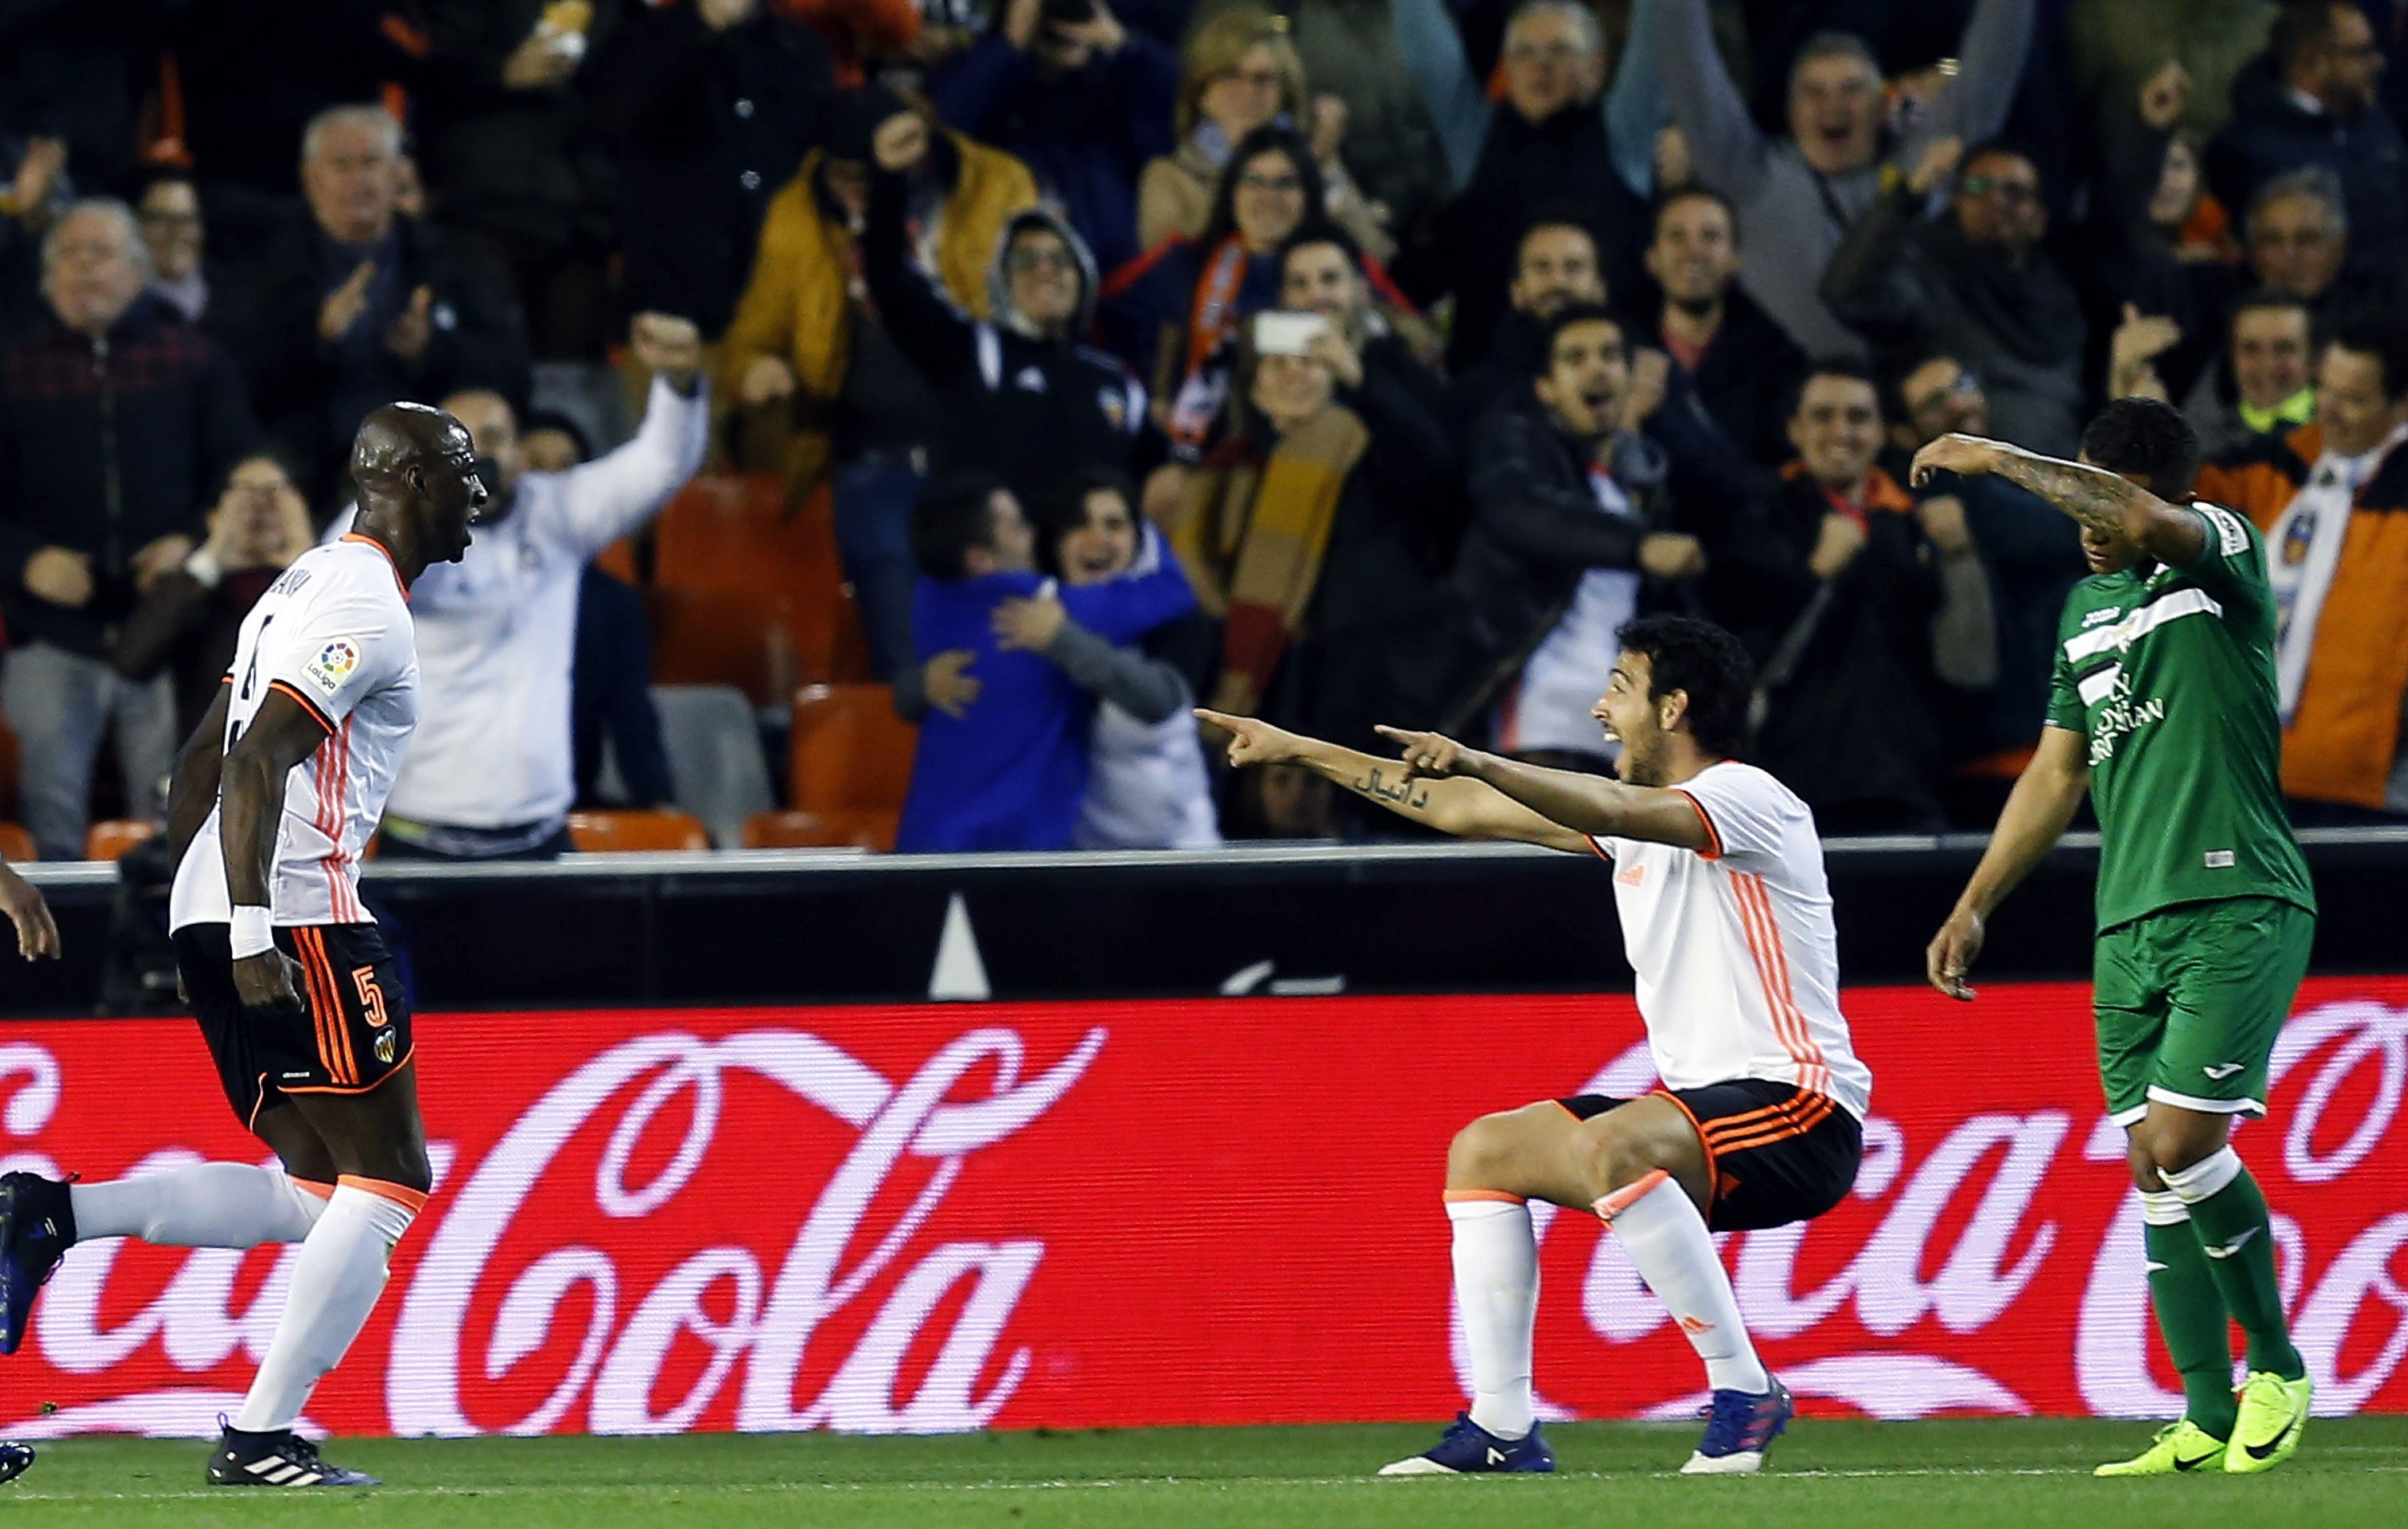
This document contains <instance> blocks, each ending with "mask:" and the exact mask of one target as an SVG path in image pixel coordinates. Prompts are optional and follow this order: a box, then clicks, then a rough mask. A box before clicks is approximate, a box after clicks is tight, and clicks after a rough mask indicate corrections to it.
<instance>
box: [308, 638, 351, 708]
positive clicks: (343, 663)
mask: <svg viewBox="0 0 2408 1529" xmlns="http://www.w3.org/2000/svg"><path fill="white" fill-rule="evenodd" d="M359 666H360V645H359V644H358V643H356V642H353V641H352V640H351V638H349V637H337V638H336V639H335V640H334V641H332V642H330V643H328V644H326V646H324V647H323V648H321V649H319V650H318V655H317V657H315V658H312V659H311V660H310V661H309V662H308V663H307V664H302V665H301V673H302V675H303V677H304V678H306V679H308V681H309V683H311V684H313V685H315V686H317V687H318V688H319V689H320V690H322V691H324V692H325V693H327V694H328V695H332V694H334V693H336V692H337V691H339V690H341V689H342V688H343V681H344V680H346V679H350V678H351V671H352V670H353V669H356V668H358V667H359Z"/></svg>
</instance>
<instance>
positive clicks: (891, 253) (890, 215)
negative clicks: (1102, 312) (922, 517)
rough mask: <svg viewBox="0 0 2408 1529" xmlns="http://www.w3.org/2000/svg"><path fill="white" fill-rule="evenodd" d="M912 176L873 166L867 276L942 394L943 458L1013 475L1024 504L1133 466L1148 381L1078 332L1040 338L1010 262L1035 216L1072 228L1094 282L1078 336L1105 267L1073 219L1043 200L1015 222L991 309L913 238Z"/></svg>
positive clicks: (888, 323) (1007, 477) (1075, 324)
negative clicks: (1080, 474) (938, 273)
mask: <svg viewBox="0 0 2408 1529" xmlns="http://www.w3.org/2000/svg"><path fill="white" fill-rule="evenodd" d="M907 194H908V190H907V183H906V182H905V180H904V178H903V177H901V176H897V175H887V174H873V175H872V177H871V179H870V197H869V210H868V215H867V219H866V220H865V222H864V226H863V229H862V235H861V267H862V275H863V279H865V280H867V282H868V284H869V294H870V297H871V299H872V300H873V301H874V302H875V303H876V304H877V306H878V315H879V321H880V322H882V324H884V325H885V328H886V333H887V334H888V335H889V336H892V337H893V339H894V341H895V343H896V346H897V347H898V348H900V349H901V350H902V351H903V353H904V354H905V355H906V356H909V357H910V358H911V362H912V364H914V365H915V366H917V367H919V369H920V371H921V373H922V374H923V375H924V376H925V377H926V378H927V379H928V381H929V383H930V384H931V385H932V386H934V387H935V388H936V389H937V391H938V393H939V396H940V398H941V400H942V403H943V407H944V421H945V424H944V430H943V432H942V433H941V434H940V435H939V437H938V440H937V442H936V459H937V462H938V464H939V466H940V468H961V467H970V468H978V469H982V470H983V471H987V472H991V473H994V474H995V475H996V476H997V477H999V478H1001V479H1003V480H1004V481H1005V482H1006V483H1007V484H1009V485H1011V492H1012V493H1014V494H1016V495H1018V496H1019V498H1020V500H1021V502H1022V504H1024V505H1035V504H1039V503H1042V502H1043V500H1044V498H1045V497H1046V496H1047V495H1049V494H1052V493H1055V492H1058V490H1059V488H1060V485H1061V483H1062V481H1063V479H1066V478H1068V477H1069V476H1070V475H1071V474H1073V473H1075V472H1077V471H1079V470H1080V469H1082V468H1086V467H1115V468H1119V469H1121V470H1122V471H1126V470H1128V467H1129V465H1130V463H1131V460H1132V458H1133V456H1134V454H1135V450H1136V443H1137V437H1138V433H1139V431H1140V430H1141V429H1142V428H1143V427H1144V424H1145V419H1146V410H1145V390H1144V389H1143V388H1141V387H1140V386H1139V385H1138V383H1137V379H1135V378H1133V377H1131V376H1130V375H1129V374H1128V372H1127V370H1126V369H1125V368H1124V367H1123V366H1122V365H1121V364H1119V363H1118V362H1116V361H1114V360H1112V359H1111V357H1110V356H1107V355H1105V354H1103V353H1102V352H1101V351H1097V350H1088V349H1087V348H1086V347H1084V346H1082V345H1080V344H1078V343H1077V342H1076V341H1074V340H1070V339H1058V340H1049V339H1039V338H1038V337H1036V336H1034V335H1033V334H1030V333H1028V332H1027V331H1025V330H1024V329H1023V328H1020V327H1018V326H1016V325H1015V323H1014V322H1013V315H1012V312H1011V299H1010V296H1009V293H1008V292H1007V291H1006V288H1005V281H1004V277H1003V271H1002V262H1003V254H1004V250H1007V249H1009V248H1010V247H1011V239H1012V236H1013V234H1014V233H1015V232H1016V231H1018V230H1019V229H1022V228H1024V227H1026V226H1027V225H1028V224H1030V223H1032V222H1035V223H1039V224H1041V225H1042V226H1044V227H1045V228H1047V229H1050V230H1051V231H1052V232H1054V233H1055V234H1057V235H1059V236H1061V237H1062V240H1063V242H1064V243H1065V244H1067V245H1068V247H1069V249H1070V250H1071V252H1072V254H1073V256H1074V257H1075V258H1076V259H1077V260H1078V262H1079V264H1080V270H1079V279H1080V281H1081V283H1082V288H1083V291H1082V295H1081V301H1080V311H1079V313H1078V315H1077V317H1076V318H1075V319H1074V320H1073V321H1072V323H1071V326H1070V329H1071V333H1072V334H1077V333H1080V332H1081V331H1082V330H1084V329H1085V327H1086V318H1087V315H1088V313H1089V312H1090V311H1091V310H1092V308H1093V306H1094V303H1095V294H1096V273H1095V267H1094V265H1093V264H1092V263H1091V261H1090V260H1089V258H1088V255H1087V251H1086V246H1085V245H1084V244H1083V243H1082V242H1081V241H1080V239H1079V236H1078V235H1077V234H1076V233H1075V232H1073V231H1072V230H1071V228H1070V225H1069V224H1068V223H1067V222H1065V221H1062V220H1061V219H1059V218H1057V217H1055V216H1054V214H1052V213H1050V212H1046V211H1043V210H1039V209H1032V210H1030V211H1027V212H1023V213H1020V214H1018V215H1016V216H1014V217H1013V218H1012V219H1011V221H1009V222H1007V223H1006V224H1005V225H1004V233H1003V237H1002V238H1001V239H999V240H998V241H997V248H996V265H995V270H994V272H993V275H992V277H991V279H990V301H989V305H988V311H989V312H991V313H993V314H994V315H996V317H995V318H994V319H991V320H990V319H973V318H971V317H970V316H969V315H968V314H967V313H964V312H963V311H962V310H961V309H959V308H957V307H954V306H953V303H952V302H951V301H949V300H948V299H947V298H946V296H945V294H944V293H942V292H940V291H939V290H938V288H937V286H936V284H935V283H934V282H933V281H931V280H930V279H929V278H928V277H927V275H926V274H925V273H924V272H923V271H921V270H920V269H919V268H918V267H917V266H916V265H914V264H911V263H910V257H909V251H908V250H906V248H905V230H904V204H905V199H906V196H907Z"/></svg>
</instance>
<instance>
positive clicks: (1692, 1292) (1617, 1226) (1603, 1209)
mask: <svg viewBox="0 0 2408 1529" xmlns="http://www.w3.org/2000/svg"><path fill="white" fill-rule="evenodd" d="M1597 1213H1598V1215H1599V1216H1601V1217H1603V1218H1604V1220H1605V1223H1606V1225H1608V1226H1610V1227H1612V1228H1613V1235H1614V1236H1617V1237H1620V1238H1621V1239H1622V1250H1623V1251H1624V1252H1626V1253H1627V1254H1629V1255H1630V1263H1631V1266H1632V1267H1634V1268H1636V1269H1637V1270H1638V1271H1639V1276H1640V1278H1641V1279H1644V1280H1646V1281H1647V1288H1648V1289H1650V1290H1652V1291H1654V1292H1655V1293H1656V1299H1657V1300H1659V1301H1662V1302H1663V1303H1664V1308H1665V1309H1666V1310H1668V1311H1670V1312H1671V1313H1672V1320H1673V1321H1674V1322H1679V1323H1680V1324H1681V1331H1682V1332H1684V1333H1686V1334H1687V1335H1688V1336H1689V1347H1690V1348H1692V1349H1695V1350H1698V1357H1699V1359H1702V1360H1704V1361H1705V1362H1706V1380H1707V1383H1708V1384H1710V1385H1712V1386H1713V1388H1714V1389H1715V1390H1716V1391H1745V1392H1753V1393H1763V1392H1767V1391H1770V1390H1771V1389H1772V1380H1771V1378H1770V1376H1768V1375H1766V1374H1765V1371H1764V1365H1763V1364H1762V1363H1761V1362H1760V1361H1758V1360H1757V1358H1756V1345H1755V1344H1754V1343H1753V1342H1751V1341H1749V1339H1748V1336H1747V1327H1746V1325H1745V1324H1744V1323H1743V1322H1741V1321H1740V1316H1739V1297H1738V1296H1736V1295H1734V1294H1732V1293H1731V1283H1730V1274H1729V1272H1728V1271H1727V1270H1726V1269H1724V1267H1723V1261H1722V1260H1721V1259H1720V1258H1718V1257H1716V1256H1715V1255H1714V1239H1713V1234H1712V1233H1710V1232H1708V1231H1707V1230H1706V1219H1705V1218H1704V1217H1703V1216H1700V1215H1699V1214H1698V1207H1697V1205H1696V1204H1695V1203H1694V1202H1693V1201H1691V1200H1690V1198H1689V1196H1688V1195H1687V1193H1684V1191H1683V1190H1682V1188H1681V1186H1680V1185H1679V1184H1677V1183H1674V1182H1673V1181H1672V1176H1671V1175H1670V1174H1669V1173H1666V1172H1665V1171H1664V1170H1663V1169H1661V1168H1658V1169H1656V1171H1655V1172H1654V1173H1651V1174H1649V1175H1647V1177H1645V1178H1644V1179H1640V1180H1639V1181H1638V1182H1637V1183H1635V1184H1628V1185H1625V1186H1624V1187H1623V1188H1621V1189H1618V1190H1615V1191H1614V1192H1613V1193H1611V1194H1609V1195H1607V1196H1606V1197H1605V1198H1603V1199H1601V1200H1599V1201H1598V1202H1597Z"/></svg>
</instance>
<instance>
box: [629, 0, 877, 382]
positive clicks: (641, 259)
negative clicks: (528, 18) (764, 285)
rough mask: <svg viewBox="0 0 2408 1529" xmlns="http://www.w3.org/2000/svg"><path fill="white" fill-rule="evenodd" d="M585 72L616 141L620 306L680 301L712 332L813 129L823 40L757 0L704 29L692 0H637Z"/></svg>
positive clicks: (817, 130)
mask: <svg viewBox="0 0 2408 1529" xmlns="http://www.w3.org/2000/svg"><path fill="white" fill-rule="evenodd" d="M585 72H586V74H587V76H588V88H589V89H590V90H591V91H592V92H593V93H594V100H595V108H596V110H597V112H598V113H599V115H600V116H601V119H602V121H603V123H604V126H605V128H606V130H607V131H608V132H609V134H610V136H611V138H612V140H613V141H614V142H615V144H616V145H617V147H618V149H619V150H620V160H619V207H620V213H621V218H620V221H621V226H622V230H623V233H622V247H623V248H624V251H625V255H626V300H627V307H628V308H629V309H630V310H631V311H633V312H637V313H642V312H647V311H650V312H658V313H678V314H683V315H684V316H686V317H688V318H690V319H692V320H694V322H695V323H697V324H699V325H700V326H701V327H702V331H703V333H704V335H705V336H717V335H718V333H719V332H720V330H722V329H723V328H724V327H726V324H727V320H728V316H729V315H730V314H732V313H734V312H735V311H736V299H737V298H738V296H739V295H740V294H741V293H743V291H744V282H745V279H746V278H747V277H748V276H749V275H750V274H751V271H752V264H753V245H754V243H755V242H756V241H757V240H758V238H759V236H760V233H761V219H762V216H763V214H764V213H765V212H767V209H768V206H769V198H770V197H772V196H775V195H776V194H777V193H778V191H779V189H780V188H781V187H782V186H784V185H785V184H786V182H788V181H790V180H792V179H795V174H796V171H798V170H799V169H801V168H802V164H803V155H804V153H805V152H806V151H807V150H810V147H811V146H812V145H813V144H815V143H817V142H819V141H820V136H821V134H822V133H823V132H824V120H825V116H826V110H827V105H828V100H829V96H830V93H832V92H833V91H834V89H835V84H834V81H833V79H832V76H831V74H830V70H829V65H828V56H827V50H826V49H825V48H824V47H822V46H821V44H820V40H819V37H818V36H817V35H816V34H814V33H813V32H812V31H811V30H810V28H808V27H806V26H804V25H802V24H801V23H799V22H796V21H788V20H787V19H785V18H784V17H781V16H777V15H773V14H771V13H770V12H768V11H767V10H766V9H765V10H763V11H760V12H758V13H756V14H755V15H754V16H753V19H752V20H751V21H746V22H744V23H742V24H741V25H738V26H732V27H729V28H728V29H727V30H726V31H724V32H713V31H711V30H710V28H709V27H706V26H704V25H703V24H702V21H701V19H700V17H699V16H698V15H697V13H696V12H695V7H692V6H638V7H634V8H633V9H631V10H629V11H628V12H627V13H626V14H625V15H624V17H623V18H622V19H621V21H620V22H619V27H618V30H617V31H615V32H613V33H612V34H611V36H610V39H609V42H607V43H606V44H604V45H603V47H602V49H601V50H600V51H599V52H597V53H596V54H595V56H594V59H593V62H592V63H591V64H588V65H587V68H586V71H585Z"/></svg>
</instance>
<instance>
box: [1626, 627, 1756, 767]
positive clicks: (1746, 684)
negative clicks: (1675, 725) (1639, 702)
mask: <svg viewBox="0 0 2408 1529" xmlns="http://www.w3.org/2000/svg"><path fill="white" fill-rule="evenodd" d="M1616 635H1617V636H1619V637H1620V638H1621V641H1622V648H1623V650H1624V651H1625V652H1631V653H1645V654H1646V655H1647V669H1648V681H1647V698H1648V699H1649V700H1651V701H1656V700H1661V699H1662V698H1663V697H1665V696H1667V695H1670V694H1671V693H1673V692H1674V691H1676V690H1677V691H1685V692H1686V693H1688V697H1689V736H1691V737H1693V738H1695V739H1697V742H1698V747H1699V748H1700V749H1702V750H1705V751H1706V752H1708V753H1710V754H1718V755H1720V756H1721V757H1723V758H1725V759H1733V758H1736V757H1738V755H1739V753H1740V751H1741V750H1742V749H1744V748H1745V747H1746V746H1747V708H1748V698H1749V696H1751V695H1752V694H1754V693H1755V691H1756V664H1754V663H1753V662H1751V661H1750V660H1749V658H1748V656H1747V650H1746V649H1745V648H1742V647H1741V646H1740V641H1739V639H1738V638H1737V637H1734V636H1731V635H1730V634H1729V633H1727V632H1726V631H1724V630H1723V629H1722V628H1721V627H1719V626H1716V625H1715V624H1714V623H1713V622H1705V621H1699V619H1698V618H1697V617H1695V616H1641V617H1640V618H1639V619H1638V620H1636V621H1632V622H1624V623H1623V625H1622V630H1621V631H1620V632H1619V633H1618V634H1616Z"/></svg>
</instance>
